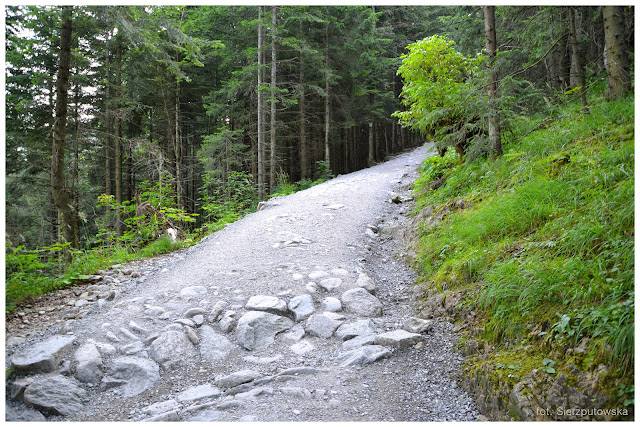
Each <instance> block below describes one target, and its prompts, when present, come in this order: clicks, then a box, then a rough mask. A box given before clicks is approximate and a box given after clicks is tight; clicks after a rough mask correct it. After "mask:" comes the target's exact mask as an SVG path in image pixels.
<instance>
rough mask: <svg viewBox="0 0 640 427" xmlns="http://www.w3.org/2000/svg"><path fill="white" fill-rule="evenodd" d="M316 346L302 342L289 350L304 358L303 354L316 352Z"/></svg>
mask: <svg viewBox="0 0 640 427" xmlns="http://www.w3.org/2000/svg"><path fill="white" fill-rule="evenodd" d="M315 348H316V347H315V346H314V345H313V344H311V343H310V342H309V341H306V340H305V341H300V342H298V343H296V344H294V345H292V346H291V347H289V349H291V351H292V352H294V353H295V354H297V355H298V356H302V355H303V354H306V353H308V352H310V351H312V350H315Z"/></svg>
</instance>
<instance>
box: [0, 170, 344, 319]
mask: <svg viewBox="0 0 640 427" xmlns="http://www.w3.org/2000/svg"><path fill="white" fill-rule="evenodd" d="M322 166H323V165H322V164H320V165H319V167H320V168H321V170H322V171H323V174H322V176H321V177H320V178H319V179H318V180H316V181H310V180H303V181H300V182H297V183H289V182H288V180H287V179H286V178H283V179H282V180H281V184H280V186H279V187H278V188H277V189H276V192H275V193H274V194H271V195H270V196H269V197H276V196H284V195H287V194H292V193H295V192H297V191H301V190H305V189H307V188H309V187H312V186H314V185H317V184H320V183H322V182H324V181H326V180H327V179H330V178H331V171H330V170H328V168H326V167H325V170H323V169H322ZM225 184H226V185H225V186H221V185H220V182H219V181H218V180H217V179H216V178H214V177H213V176H209V175H208V176H206V177H205V187H204V188H202V189H201V194H202V199H201V204H202V209H203V211H204V212H205V213H204V223H203V225H202V226H201V227H199V228H196V229H194V230H192V231H189V230H188V229H187V228H186V227H184V229H183V226H184V225H185V224H186V223H191V222H194V221H195V215H192V214H188V213H187V212H185V211H184V210H183V209H181V208H180V206H179V204H178V202H177V200H176V197H175V194H174V192H173V189H174V188H175V187H174V186H173V185H171V178H170V177H168V176H167V177H166V179H165V180H164V181H161V182H159V183H155V184H150V183H149V182H143V183H142V184H141V186H140V199H141V202H140V203H139V204H138V205H137V206H136V205H134V204H132V203H130V202H124V203H116V202H115V200H114V197H113V196H108V195H102V196H100V197H99V198H98V204H99V205H100V206H103V207H106V208H108V210H109V212H110V215H111V216H113V218H107V220H108V221H105V222H111V223H113V222H114V220H115V219H114V218H116V216H117V215H118V214H119V215H120V217H119V218H120V219H119V220H121V221H122V222H123V224H124V232H123V233H122V235H120V236H118V235H117V233H116V232H115V230H113V229H110V228H106V227H105V228H101V229H100V231H99V233H98V234H97V235H96V236H95V238H94V239H93V240H92V245H93V247H91V248H87V249H83V250H72V249H71V248H70V245H69V244H68V243H66V244H56V245H53V246H51V247H42V248H38V249H34V250H33V249H32V250H30V249H27V248H25V247H24V246H17V247H16V246H13V245H12V244H11V242H10V241H7V242H6V247H5V274H6V285H5V311H6V312H7V313H9V312H12V311H13V310H15V309H16V307H18V306H19V305H20V304H21V303H24V302H25V301H27V300H29V299H30V298H34V297H37V296H39V295H43V294H45V293H48V292H51V291H55V290H57V289H63V288H66V287H69V286H73V285H75V284H78V283H83V282H84V281H86V280H87V279H89V276H90V275H91V274H94V273H95V272H97V271H98V270H101V269H105V268H108V267H110V266H111V265H114V264H121V263H125V262H129V261H133V260H136V259H142V258H150V257H154V256H157V255H161V254H165V253H169V252H172V251H175V250H178V249H182V248H186V247H189V246H192V245H194V244H196V243H198V242H199V241H201V240H202V238H203V237H205V236H207V235H210V234H212V233H214V232H216V231H220V230H222V229H223V228H224V227H225V226H226V225H227V224H230V223H233V222H235V221H237V220H239V219H241V218H242V217H244V216H246V215H248V214H250V213H251V212H255V210H256V206H257V204H258V200H257V195H256V192H255V189H254V187H253V185H252V180H251V175H249V174H246V173H237V172H232V173H231V174H230V176H229V178H228V180H227V182H226V183H225ZM222 188H224V189H225V190H224V191H222V190H220V189H222ZM141 207H145V209H141ZM107 216H109V215H107ZM168 228H175V229H176V230H177V231H178V232H179V239H177V240H176V241H174V240H172V239H171V238H170V236H169V235H167V234H165V231H166V230H167V229H168ZM65 253H67V254H69V253H70V254H71V258H72V261H71V262H70V263H67V262H65V261H64V259H65V257H64V254H65Z"/></svg>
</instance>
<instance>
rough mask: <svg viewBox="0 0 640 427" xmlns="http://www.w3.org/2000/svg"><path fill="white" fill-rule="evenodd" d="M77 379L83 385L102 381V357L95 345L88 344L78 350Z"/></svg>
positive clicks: (76, 360) (76, 354) (76, 355)
mask: <svg viewBox="0 0 640 427" xmlns="http://www.w3.org/2000/svg"><path fill="white" fill-rule="evenodd" d="M74 359H75V362H76V378H77V379H78V380H79V381H81V382H83V383H98V382H100V380H101V379H102V355H101V354H100V351H99V350H98V347H96V345H95V344H94V343H91V342H88V343H86V344H83V345H82V346H80V348H78V350H76V352H75V355H74Z"/></svg>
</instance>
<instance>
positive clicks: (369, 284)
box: [356, 273, 376, 295]
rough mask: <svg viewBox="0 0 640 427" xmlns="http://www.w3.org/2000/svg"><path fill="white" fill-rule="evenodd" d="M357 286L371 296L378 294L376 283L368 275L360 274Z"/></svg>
mask: <svg viewBox="0 0 640 427" xmlns="http://www.w3.org/2000/svg"><path fill="white" fill-rule="evenodd" d="M356 286H357V287H359V288H363V289H366V291H367V292H369V293H370V294H371V295H375V294H376V283H375V282H374V281H373V279H372V278H371V277H369V275H367V273H360V275H359V276H358V280H356Z"/></svg>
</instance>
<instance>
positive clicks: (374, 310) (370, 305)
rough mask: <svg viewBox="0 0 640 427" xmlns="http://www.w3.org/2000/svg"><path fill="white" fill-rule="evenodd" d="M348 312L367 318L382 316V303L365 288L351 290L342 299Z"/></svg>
mask: <svg viewBox="0 0 640 427" xmlns="http://www.w3.org/2000/svg"><path fill="white" fill-rule="evenodd" d="M340 299H341V300H342V304H343V306H344V309H345V310H346V311H350V312H352V313H355V314H357V315H358V316H365V317H380V316H382V303H381V302H380V300H379V299H378V298H376V297H374V296H373V295H371V294H370V293H369V292H367V290H366V289H364V288H354V289H349V290H348V291H346V292H345V293H343V294H342V296H341V297H340Z"/></svg>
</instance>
